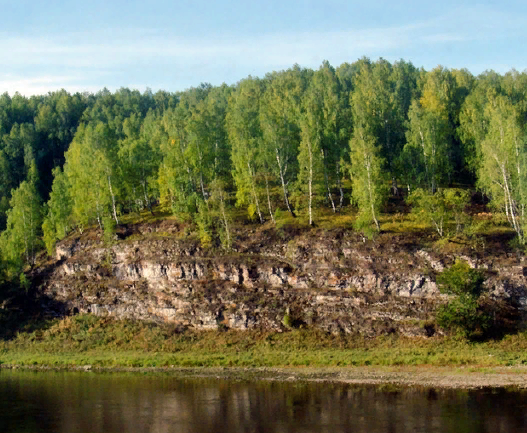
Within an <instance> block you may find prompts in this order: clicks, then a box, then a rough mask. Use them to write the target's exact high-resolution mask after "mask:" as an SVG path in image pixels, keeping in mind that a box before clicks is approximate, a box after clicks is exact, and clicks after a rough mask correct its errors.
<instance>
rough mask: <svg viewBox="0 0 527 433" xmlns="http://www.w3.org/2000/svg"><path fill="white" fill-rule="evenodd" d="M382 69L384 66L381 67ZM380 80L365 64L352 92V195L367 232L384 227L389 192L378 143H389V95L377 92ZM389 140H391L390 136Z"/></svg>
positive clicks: (362, 224)
mask: <svg viewBox="0 0 527 433" xmlns="http://www.w3.org/2000/svg"><path fill="white" fill-rule="evenodd" d="M381 68H382V69H381V71H382V70H383V69H384V65H382V66H381ZM378 83H379V80H378V78H377V75H376V74H374V73H373V68H372V66H371V64H369V63H364V64H363V65H362V66H361V68H360V72H359V74H358V75H357V78H356V86H355V89H354V91H353V93H352V95H351V105H352V111H353V126H354V130H353V137H352V139H351V141H350V159H351V178H352V187H353V190H352V197H353V200H354V201H355V202H356V204H357V205H358V208H359V218H358V221H357V225H358V226H359V227H361V228H363V229H364V230H365V231H369V226H370V225H371V224H372V223H373V224H375V227H376V229H377V230H380V225H379V220H378V214H379V211H380V207H381V205H382V203H383V200H384V195H385V193H386V185H385V174H384V172H383V169H382V167H383V164H384V161H383V159H382V157H381V155H380V152H381V149H380V145H379V144H378V143H379V141H380V142H381V143H383V142H384V144H385V146H386V148H387V149H389V148H390V145H389V142H388V144H386V139H387V138H386V134H385V135H384V138H383V135H382V134H381V132H382V133H387V134H389V131H388V130H387V129H386V126H385V123H386V122H388V121H389V118H390V114H389V113H388V112H387V111H389V110H390V103H389V98H388V99H385V98H383V94H384V95H386V93H383V94H381V95H376V94H374V89H376V88H377V87H378ZM388 140H389V139H388Z"/></svg>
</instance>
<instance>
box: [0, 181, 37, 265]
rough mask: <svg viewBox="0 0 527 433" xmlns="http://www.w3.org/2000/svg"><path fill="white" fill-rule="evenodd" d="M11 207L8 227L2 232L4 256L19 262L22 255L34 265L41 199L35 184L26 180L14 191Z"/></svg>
mask: <svg viewBox="0 0 527 433" xmlns="http://www.w3.org/2000/svg"><path fill="white" fill-rule="evenodd" d="M10 205H11V209H10V210H9V211H8V212H7V228H6V230H5V231H4V232H3V233H2V251H3V254H4V257H6V258H7V259H8V260H10V261H12V262H15V263H16V262H18V261H19V260H20V259H21V257H23V259H24V260H25V262H26V263H27V264H30V265H34V264H35V258H36V253H37V251H38V243H39V240H40V238H39V236H40V228H41V224H42V219H41V200H40V197H39V195H38V192H37V190H36V188H35V185H34V184H33V183H32V182H27V181H24V182H22V183H21V184H20V186H19V187H18V188H17V189H16V190H14V191H13V194H12V198H11V201H10Z"/></svg>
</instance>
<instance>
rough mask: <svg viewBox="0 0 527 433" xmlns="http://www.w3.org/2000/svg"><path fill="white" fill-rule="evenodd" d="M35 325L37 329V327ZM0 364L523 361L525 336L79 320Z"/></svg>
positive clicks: (1, 357)
mask: <svg viewBox="0 0 527 433" xmlns="http://www.w3.org/2000/svg"><path fill="white" fill-rule="evenodd" d="M41 325H42V324H41ZM0 363H2V364H10V365H15V364H16V365H23V366H34V365H40V366H42V365H47V366H55V367H74V366H82V365H86V364H89V365H92V366H94V367H95V366H97V367H166V366H179V367H219V366H223V367H229V366H230V367H232V366H238V367H288V366H310V367H338V366H342V367H344V366H367V365H371V366H417V365H429V366H454V367H455V366H473V367H477V368H481V367H489V368H490V367H496V366H515V365H524V364H527V334H523V333H522V334H517V335H513V336H508V337H506V338H504V339H502V340H500V341H490V342H485V343H473V342H469V341H467V340H463V339H457V338H447V337H435V338H430V339H423V338H405V337H397V336H387V337H379V338H376V339H365V338H362V337H360V336H344V335H338V336H335V335H331V334H326V333H323V332H320V331H316V330H291V331H289V332H283V333H264V332H255V331H246V332H241V331H224V332H220V331H200V332H197V331H189V330H187V331H184V332H178V330H177V329H175V328H174V327H170V326H165V325H163V326H159V325H154V324H149V323H144V322H133V321H127V320H113V319H109V318H97V317H95V316H90V315H79V316H75V317H70V318H66V319H64V320H60V321H52V322H48V323H46V324H44V326H42V327H41V329H38V330H36V331H30V332H20V333H19V334H18V335H17V336H16V337H15V338H14V339H12V340H10V341H2V342H0Z"/></svg>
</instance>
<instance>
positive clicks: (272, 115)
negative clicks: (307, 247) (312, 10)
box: [260, 66, 310, 215]
mask: <svg viewBox="0 0 527 433" xmlns="http://www.w3.org/2000/svg"><path fill="white" fill-rule="evenodd" d="M309 75H310V74H309V72H308V71H306V70H303V69H300V68H299V67H298V66H295V67H294V68H292V69H288V70H287V71H283V72H280V73H274V74H271V75H268V76H267V77H266V79H267V81H268V84H267V86H266V91H265V93H264V96H263V100H262V104H261V110H260V122H261V127H262V131H263V143H264V147H265V155H266V156H267V158H268V161H267V164H268V167H269V168H270V169H271V170H272V171H273V173H274V174H275V176H276V177H277V178H278V179H279V182H280V185H281V186H282V192H283V195H284V202H285V205H286V207H287V210H288V211H289V212H290V213H291V215H294V212H293V208H292V207H291V203H290V201H289V191H288V184H289V182H291V181H294V180H295V178H296V172H297V167H296V165H297V158H298V145H299V142H300V128H299V118H300V113H301V108H302V104H301V99H302V95H303V94H304V91H305V89H306V87H307V84H308V80H309ZM272 160H274V162H272Z"/></svg>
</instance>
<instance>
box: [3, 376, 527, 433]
mask: <svg viewBox="0 0 527 433" xmlns="http://www.w3.org/2000/svg"><path fill="white" fill-rule="evenodd" d="M0 393H1V394H0V432H10V433H15V432H66V433H74V432H90V433H96V432H105V433H112V432H119V433H134V432H152V433H164V432H207V433H209V432H210V433H216V432H217V433H220V432H221V433H235V432H288V433H289V432H331V433H340V432H346V433H347V432H364V433H366V432H367V433H375V432H383V433H390V432H427V433H428V432H442V433H446V432H471V433H472V432H489V433H491V432H492V433H497V432H507V433H514V432H527V411H526V409H527V393H524V392H506V391H501V390H500V391H496V390H482V391H434V390H424V389H403V390H399V391H393V390H392V391H391V392H389V391H388V392H387V391H384V392H383V391H381V390H380V389H377V388H374V387H357V386H344V385H328V384H304V383H302V384H298V383H296V384H295V383H273V382H252V383H240V382H228V381H223V380H210V379H207V380H205V379H203V380H201V379H188V380H187V379H183V380H182V379H175V378H171V377H169V376H142V375H125V374H95V373H34V372H16V371H14V372H12V371H0Z"/></svg>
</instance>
